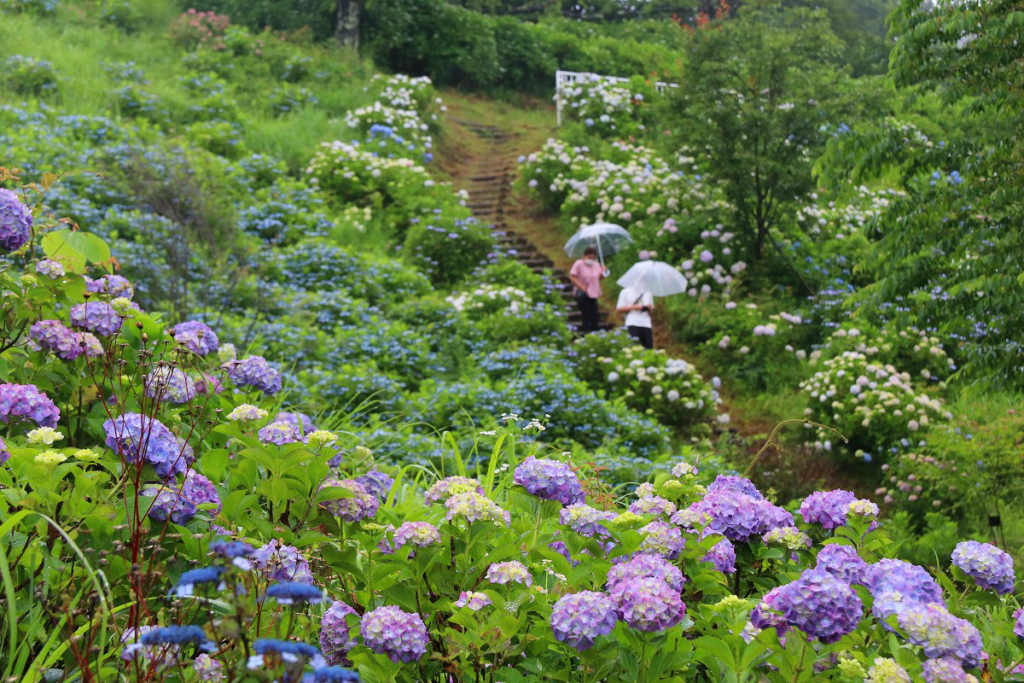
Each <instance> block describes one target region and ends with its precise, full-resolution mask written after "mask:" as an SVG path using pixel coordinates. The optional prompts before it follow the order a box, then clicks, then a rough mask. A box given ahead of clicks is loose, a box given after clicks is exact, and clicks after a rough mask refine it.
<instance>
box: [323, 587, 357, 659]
mask: <svg viewBox="0 0 1024 683" xmlns="http://www.w3.org/2000/svg"><path fill="white" fill-rule="evenodd" d="M350 614H356V611H355V610H354V609H352V608H351V607H349V606H348V605H346V604H345V603H344V602H342V601H341V600H336V601H335V602H334V604H333V605H331V606H330V607H329V608H328V610H327V611H326V612H324V618H323V619H322V620H321V621H320V649H321V650H322V651H323V653H324V659H325V660H327V663H328V664H348V652H349V650H351V649H352V648H353V647H355V646H356V639H355V633H354V631H355V627H354V626H349V625H348V620H347V617H348V616H349V615H350Z"/></svg>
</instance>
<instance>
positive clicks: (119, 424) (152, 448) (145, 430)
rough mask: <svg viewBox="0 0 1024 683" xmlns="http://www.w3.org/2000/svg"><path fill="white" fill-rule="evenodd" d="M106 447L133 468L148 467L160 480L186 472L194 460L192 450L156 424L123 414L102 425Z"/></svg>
mask: <svg viewBox="0 0 1024 683" xmlns="http://www.w3.org/2000/svg"><path fill="white" fill-rule="evenodd" d="M103 431H104V432H106V435H107V438H106V441H105V443H106V444H107V447H108V448H110V449H111V450H113V451H114V452H115V453H118V454H120V455H122V457H124V459H125V460H126V461H127V462H129V463H133V464H138V463H142V462H144V463H147V464H150V465H152V466H153V467H154V469H156V473H157V475H158V476H159V477H161V478H163V479H170V478H171V477H173V476H174V475H175V474H184V473H185V472H187V471H188V469H189V467H190V466H191V464H192V461H193V460H194V459H195V456H194V454H193V452H192V448H191V446H189V445H188V444H187V443H185V442H184V441H182V440H180V439H178V437H176V436H174V434H172V433H171V430H169V429H168V428H167V427H165V426H164V425H163V423H161V422H160V421H159V420H157V419H155V418H152V417H149V416H146V415H140V414H139V413H125V414H124V415H121V416H118V417H116V418H114V419H113V420H107V421H106V422H104V423H103Z"/></svg>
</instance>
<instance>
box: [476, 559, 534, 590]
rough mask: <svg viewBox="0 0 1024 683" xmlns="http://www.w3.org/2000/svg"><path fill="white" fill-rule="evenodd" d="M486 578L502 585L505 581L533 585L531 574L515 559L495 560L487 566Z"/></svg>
mask: <svg viewBox="0 0 1024 683" xmlns="http://www.w3.org/2000/svg"><path fill="white" fill-rule="evenodd" d="M486 578H487V580H488V581H490V582H491V583H497V584H499V585H504V584H506V583H521V584H523V585H524V586H532V585H533V575H532V574H530V571H529V570H528V569H527V568H526V566H525V565H524V564H523V563H522V562H519V561H517V560H511V561H509V562H495V563H494V564H492V565H491V566H490V567H488V568H487V577H486Z"/></svg>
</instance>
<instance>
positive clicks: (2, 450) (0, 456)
mask: <svg viewBox="0 0 1024 683" xmlns="http://www.w3.org/2000/svg"><path fill="white" fill-rule="evenodd" d="M10 459H11V452H10V451H9V450H7V444H6V443H5V442H4V440H3V437H0V465H3V464H4V463H5V462H7V461H8V460H10Z"/></svg>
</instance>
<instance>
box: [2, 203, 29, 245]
mask: <svg viewBox="0 0 1024 683" xmlns="http://www.w3.org/2000/svg"><path fill="white" fill-rule="evenodd" d="M31 236H32V212H31V211H29V210H28V207H27V206H25V205H24V204H22V203H21V200H20V199H19V198H18V195H17V194H15V193H14V192H12V191H11V190H5V189H2V188H0V248H3V249H6V250H7V251H14V250H15V249H21V248H22V247H23V246H25V242H28V239H29V237H31Z"/></svg>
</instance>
